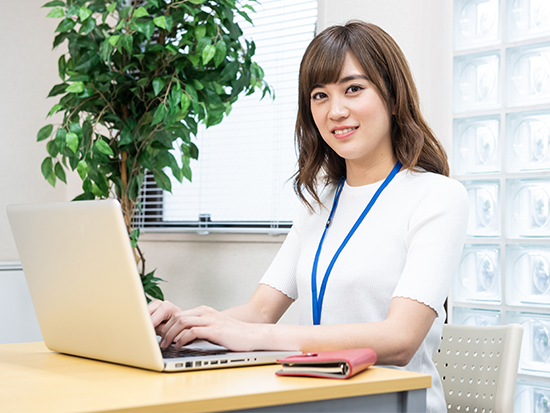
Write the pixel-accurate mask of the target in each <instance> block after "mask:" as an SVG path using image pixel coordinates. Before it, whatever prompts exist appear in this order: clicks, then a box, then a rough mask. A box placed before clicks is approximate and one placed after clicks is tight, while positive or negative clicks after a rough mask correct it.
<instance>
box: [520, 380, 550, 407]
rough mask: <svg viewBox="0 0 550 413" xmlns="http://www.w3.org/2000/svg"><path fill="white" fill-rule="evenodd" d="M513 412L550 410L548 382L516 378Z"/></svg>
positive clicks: (549, 387) (549, 386)
mask: <svg viewBox="0 0 550 413" xmlns="http://www.w3.org/2000/svg"><path fill="white" fill-rule="evenodd" d="M514 412H533V413H548V412H550V383H544V382H540V381H534V380H518V381H517V383H516V395H515V399H514Z"/></svg>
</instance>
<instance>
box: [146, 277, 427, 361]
mask: <svg viewBox="0 0 550 413" xmlns="http://www.w3.org/2000/svg"><path fill="white" fill-rule="evenodd" d="M271 294H273V296H274V297H275V302H277V301H279V303H285V302H286V303H287V304H290V303H288V301H286V300H290V299H289V298H288V297H286V296H285V295H284V294H282V293H281V292H279V291H277V290H275V289H272V288H271V287H268V286H265V285H260V287H258V290H257V291H256V293H255V294H254V295H255V296H256V297H254V296H253V297H252V298H251V300H250V301H249V303H247V304H245V305H244V306H241V307H236V308H235V309H232V310H228V311H227V312H218V311H215V310H213V309H211V308H209V307H198V308H195V309H192V310H187V311H173V310H174V308H175V306H173V305H172V304H170V303H162V302H158V301H157V302H155V303H152V304H151V306H150V308H152V311H151V314H152V319H153V323H154V325H155V327H156V329H157V333H158V334H160V335H161V336H162V337H163V339H162V341H161V345H162V346H163V347H166V346H168V345H169V344H170V343H172V342H174V343H175V345H176V347H179V346H182V345H185V344H186V343H189V342H191V341H193V340H195V339H204V340H209V341H211V342H213V343H217V344H220V345H223V346H225V347H227V348H229V349H231V350H235V351H249V350H300V351H323V350H336V349H347V348H363V347H370V348H372V349H373V350H374V351H376V353H377V355H378V362H377V363H378V364H389V365H397V366H405V365H407V364H408V363H409V361H410V360H411V358H412V357H413V355H414V354H415V353H416V351H417V350H418V347H419V346H420V344H421V343H422V341H423V340H424V338H425V337H426V334H427V333H428V331H429V329H430V327H431V325H432V323H433V321H434V320H435V317H436V313H435V311H434V310H433V309H431V308H430V307H428V306H426V305H425V304H422V303H419V302H418V301H415V300H411V299H408V298H402V297H396V298H393V299H392V302H391V305H390V309H389V312H388V317H387V318H386V319H385V320H384V321H380V322H374V323H361V324H335V325H320V326H295V325H277V324H263V323H264V321H260V320H261V319H262V318H263V317H264V315H263V314H267V315H266V317H267V318H266V320H268V321H266V322H273V320H274V316H273V315H274V314H275V312H270V311H268V312H267V313H263V314H262V313H259V314H262V315H261V316H258V315H256V316H250V315H249V314H248V315H247V314H246V313H245V309H246V308H247V306H248V305H249V304H250V305H251V307H249V308H258V307H259V308H261V307H264V308H268V309H272V310H273V309H275V311H281V308H282V307H284V305H282V306H280V307H278V306H277V305H275V304H274V303H270V304H267V305H265V304H262V303H261V302H260V301H259V299H261V298H262V297H266V296H267V295H271ZM278 294H280V295H281V296H282V297H278V296H277V295H278ZM257 300H258V301H257ZM290 301H291V300H290ZM285 305H286V304H285ZM277 307H278V308H277ZM287 307H288V306H287ZM178 310H179V309H178ZM230 315H235V317H236V318H234V317H232V316H230ZM243 319H245V320H247V321H243Z"/></svg>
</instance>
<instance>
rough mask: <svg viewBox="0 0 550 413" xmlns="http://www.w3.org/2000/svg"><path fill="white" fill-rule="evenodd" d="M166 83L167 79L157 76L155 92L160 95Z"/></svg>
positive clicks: (154, 81) (154, 83) (154, 84)
mask: <svg viewBox="0 0 550 413" xmlns="http://www.w3.org/2000/svg"><path fill="white" fill-rule="evenodd" d="M165 84H166V81H165V80H164V79H163V78H162V77H156V78H154V79H153V91H154V92H155V96H158V95H159V93H160V92H161V90H162V89H163V88H164V85H165Z"/></svg>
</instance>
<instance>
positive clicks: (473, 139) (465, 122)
mask: <svg viewBox="0 0 550 413" xmlns="http://www.w3.org/2000/svg"><path fill="white" fill-rule="evenodd" d="M499 125H500V116H481V117H474V118H463V119H455V120H454V128H453V129H454V131H453V169H454V173H455V174H458V175H463V174H473V173H487V172H499V171H500V150H499V146H500V145H499V131H500V127H499Z"/></svg>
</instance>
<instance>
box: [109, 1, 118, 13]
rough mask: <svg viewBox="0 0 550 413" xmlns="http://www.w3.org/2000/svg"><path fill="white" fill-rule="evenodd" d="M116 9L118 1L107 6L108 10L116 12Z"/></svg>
mask: <svg viewBox="0 0 550 413" xmlns="http://www.w3.org/2000/svg"><path fill="white" fill-rule="evenodd" d="M115 9H116V2H115V3H113V4H109V5H108V6H107V11H108V12H109V13H112V12H114V11H115Z"/></svg>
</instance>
